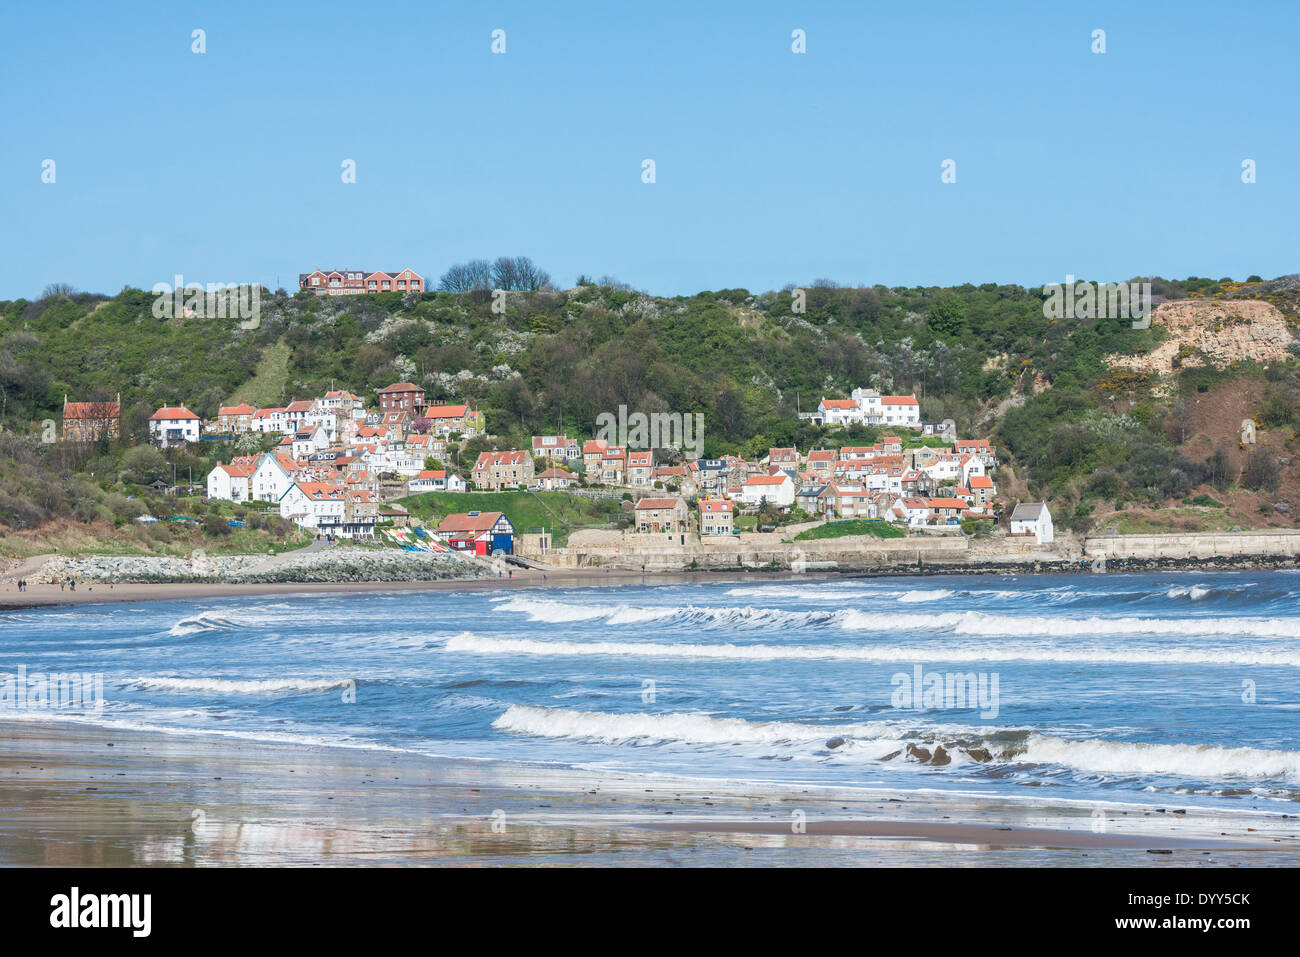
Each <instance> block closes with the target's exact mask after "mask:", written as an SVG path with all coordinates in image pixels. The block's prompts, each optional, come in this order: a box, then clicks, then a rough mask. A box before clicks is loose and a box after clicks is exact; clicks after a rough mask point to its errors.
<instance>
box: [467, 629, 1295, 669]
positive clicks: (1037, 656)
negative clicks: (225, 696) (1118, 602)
mask: <svg viewBox="0 0 1300 957" xmlns="http://www.w3.org/2000/svg"><path fill="white" fill-rule="evenodd" d="M444 647H445V648H446V650H448V651H463V652H470V653H474V654H503V655H540V656H567V655H612V656H618V657H637V658H729V659H745V660H749V661H782V660H787V659H788V660H827V661H884V662H898V663H903V664H919V663H922V662H954V663H956V662H991V661H1042V662H1074V663H1090V664H1184V665H1255V666H1258V667H1272V666H1276V667H1290V668H1300V651H1247V650H1240V651H1238V650H1233V651H1220V650H1214V649H1204V650H1202V649H1190V648H1171V649H1151V650H1149V651H1147V650H1137V649H1111V648H1044V647H1042V646H1041V645H1002V646H994V645H982V646H978V647H966V648H954V647H950V646H945V647H929V646H915V645H892V646H878V647H871V646H868V647H852V646H840V645H732V644H718V645H714V644H709V645H706V644H696V643H689V642H681V643H671V644H670V643H665V642H651V641H566V640H549V639H536V638H493V637H489V636H486V635H477V634H474V633H472V632H462V633H461V634H459V635H454V636H452V637H451V638H448V639H447V640H446V643H445V644H444Z"/></svg>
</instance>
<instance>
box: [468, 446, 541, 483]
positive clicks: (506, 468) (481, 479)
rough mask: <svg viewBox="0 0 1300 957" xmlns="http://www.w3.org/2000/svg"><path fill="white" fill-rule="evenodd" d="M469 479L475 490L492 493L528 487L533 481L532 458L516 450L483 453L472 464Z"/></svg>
mask: <svg viewBox="0 0 1300 957" xmlns="http://www.w3.org/2000/svg"><path fill="white" fill-rule="evenodd" d="M470 479H471V480H472V481H473V482H474V487H475V488H479V489H492V490H493V491H499V490H501V489H503V488H516V487H518V486H520V485H529V484H531V483H532V481H533V457H532V456H531V455H529V454H528V453H527V452H522V451H520V450H518V449H510V450H507V451H505V452H484V453H482V454H481V455H480V456H479V457H478V461H477V462H475V463H474V468H473V470H472V471H471V472H470Z"/></svg>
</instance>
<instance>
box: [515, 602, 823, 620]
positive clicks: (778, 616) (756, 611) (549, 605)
mask: <svg viewBox="0 0 1300 957" xmlns="http://www.w3.org/2000/svg"><path fill="white" fill-rule="evenodd" d="M500 608H501V609H502V610H503V611H518V612H523V613H524V614H526V615H528V617H529V619H530V620H531V621H536V622H541V623H545V624H567V623H572V622H579V621H596V620H598V619H604V620H605V621H606V622H607V623H608V624H611V625H638V624H644V623H646V622H651V621H665V620H668V619H672V620H674V621H677V622H682V623H687V624H725V625H742V624H751V625H786V626H790V627H797V626H799V625H810V624H818V623H823V624H825V623H830V622H833V621H835V620H836V618H837V616H838V615H839V614H840V612H837V611H789V610H786V609H782V608H754V607H752V606H745V607H722V608H719V607H713V606H708V605H658V606H656V605H649V606H646V605H584V604H576V603H573V602H564V601H554V600H552V599H545V598H540V599H539V598H525V597H519V598H514V599H512V600H510V601H508V602H505V603H503V604H501V605H500Z"/></svg>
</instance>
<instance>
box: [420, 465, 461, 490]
mask: <svg viewBox="0 0 1300 957" xmlns="http://www.w3.org/2000/svg"><path fill="white" fill-rule="evenodd" d="M406 487H407V489H408V490H409V491H411V492H464V491H466V489H467V486H466V485H465V480H464V479H463V478H461V477H460V476H459V475H457V474H456V473H455V472H448V471H447V470H446V469H426V470H425V471H423V472H421V473H420V474H419V475H417V476H416V477H415V478H413V479H411V480H410V481H409V482H407V483H406Z"/></svg>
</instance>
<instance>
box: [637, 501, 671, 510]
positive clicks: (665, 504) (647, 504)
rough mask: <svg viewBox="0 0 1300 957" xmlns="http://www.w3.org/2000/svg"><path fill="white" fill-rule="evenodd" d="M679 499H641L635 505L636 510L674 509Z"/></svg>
mask: <svg viewBox="0 0 1300 957" xmlns="http://www.w3.org/2000/svg"><path fill="white" fill-rule="evenodd" d="M679 502H681V499H677V498H643V499H641V501H639V502H637V503H636V507H637V510H638V511H640V510H641V509H643V508H676V507H677V505H678V503H679Z"/></svg>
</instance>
